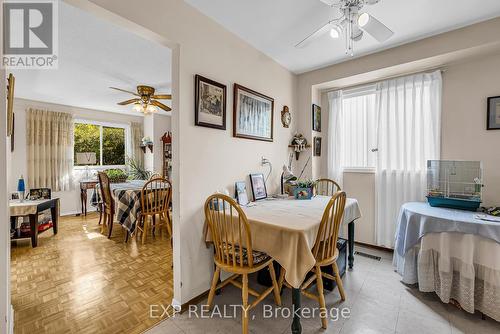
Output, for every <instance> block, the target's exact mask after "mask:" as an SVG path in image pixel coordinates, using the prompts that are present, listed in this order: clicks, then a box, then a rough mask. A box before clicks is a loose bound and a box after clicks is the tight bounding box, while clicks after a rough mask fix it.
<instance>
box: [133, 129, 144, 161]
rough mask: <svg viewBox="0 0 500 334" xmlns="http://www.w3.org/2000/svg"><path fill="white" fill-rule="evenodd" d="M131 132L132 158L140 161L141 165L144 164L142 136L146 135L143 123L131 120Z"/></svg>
mask: <svg viewBox="0 0 500 334" xmlns="http://www.w3.org/2000/svg"><path fill="white" fill-rule="evenodd" d="M130 132H131V136H130V137H131V139H132V145H131V146H130V147H131V151H130V158H131V159H134V160H137V161H139V163H140V165H141V166H142V165H144V161H143V160H144V155H143V154H142V151H141V141H142V137H144V130H143V125H142V123H136V122H131V123H130Z"/></svg>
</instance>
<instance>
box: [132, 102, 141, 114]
mask: <svg viewBox="0 0 500 334" xmlns="http://www.w3.org/2000/svg"><path fill="white" fill-rule="evenodd" d="M132 109H134V111H137V112H142V110H143V107H142V103H140V102H136V103H134V106H133V107H132Z"/></svg>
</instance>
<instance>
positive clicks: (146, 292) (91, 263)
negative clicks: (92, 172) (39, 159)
mask: <svg viewBox="0 0 500 334" xmlns="http://www.w3.org/2000/svg"><path fill="white" fill-rule="evenodd" d="M97 222H98V215H97V214H95V213H89V214H88V215H87V217H75V216H67V217H61V219H60V225H59V226H60V227H59V233H58V234H57V235H55V236H54V235H53V233H52V231H47V232H45V233H43V234H42V235H40V237H39V241H38V247H37V248H31V245H30V243H29V240H26V241H19V242H13V243H12V248H11V291H12V292H11V297H12V305H13V307H14V317H15V319H14V320H15V321H14V332H15V333H16V334H33V333H51V334H55V333H140V332H143V331H145V330H146V329H148V328H150V327H152V326H153V325H154V324H156V323H157V322H159V321H160V320H161V319H158V318H156V319H155V318H150V306H149V305H151V304H161V305H164V306H165V307H166V306H167V305H169V304H170V302H171V299H172V295H173V293H172V282H173V273H172V249H171V247H170V241H169V240H168V239H167V238H166V237H165V236H163V237H160V236H158V234H157V236H156V237H155V238H153V237H152V236H148V239H147V242H146V244H144V245H141V244H140V243H136V241H135V240H133V239H130V240H129V242H128V244H125V243H124V242H123V241H124V232H123V230H122V229H121V228H120V226H119V225H118V224H115V225H114V228H113V235H112V237H111V239H107V238H106V237H105V236H104V235H102V234H101V233H100V226H99V225H98V224H97Z"/></svg>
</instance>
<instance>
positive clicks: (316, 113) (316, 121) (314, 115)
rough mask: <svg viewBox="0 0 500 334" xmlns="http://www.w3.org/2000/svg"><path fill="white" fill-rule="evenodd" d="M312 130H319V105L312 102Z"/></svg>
mask: <svg viewBox="0 0 500 334" xmlns="http://www.w3.org/2000/svg"><path fill="white" fill-rule="evenodd" d="M312 123H313V131H317V132H321V107H320V106H318V105H316V104H313V106H312Z"/></svg>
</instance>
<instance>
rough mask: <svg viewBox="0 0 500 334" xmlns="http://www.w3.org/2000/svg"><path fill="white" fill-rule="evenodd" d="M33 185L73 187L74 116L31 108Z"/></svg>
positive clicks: (29, 135) (28, 127)
mask: <svg viewBox="0 0 500 334" xmlns="http://www.w3.org/2000/svg"><path fill="white" fill-rule="evenodd" d="M26 130H27V132H26V141H27V146H28V152H27V153H28V154H27V156H28V185H29V188H51V189H52V191H66V190H70V189H71V175H72V172H73V116H72V115H71V114H68V113H63V112H55V111H47V110H38V109H33V108H29V109H28V110H27V118H26Z"/></svg>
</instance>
